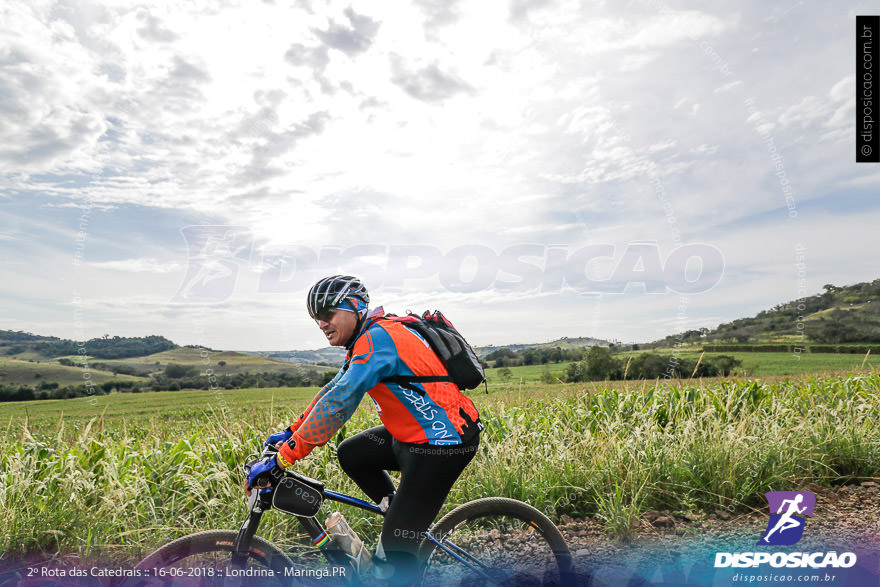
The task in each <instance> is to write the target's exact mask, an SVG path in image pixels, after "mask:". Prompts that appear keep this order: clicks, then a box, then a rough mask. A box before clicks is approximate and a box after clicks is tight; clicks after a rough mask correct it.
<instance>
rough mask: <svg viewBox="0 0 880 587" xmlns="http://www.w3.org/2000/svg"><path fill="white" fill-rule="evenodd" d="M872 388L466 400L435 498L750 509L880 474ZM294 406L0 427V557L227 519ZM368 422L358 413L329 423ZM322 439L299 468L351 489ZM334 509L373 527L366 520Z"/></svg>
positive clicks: (130, 555)
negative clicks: (463, 433)
mask: <svg viewBox="0 0 880 587" xmlns="http://www.w3.org/2000/svg"><path fill="white" fill-rule="evenodd" d="M878 391H880V376H878V375H876V374H870V375H854V376H850V377H838V378H826V379H809V380H805V381H798V382H793V381H787V380H786V381H781V382H777V383H773V384H762V383H758V382H749V381H720V382H715V383H711V384H707V385H705V386H702V387H699V386H696V385H680V384H661V383H658V384H655V385H654V386H651V387H648V386H634V387H633V388H619V387H618V388H592V389H590V390H586V389H575V388H573V387H572V386H568V387H566V388H563V387H562V386H554V387H552V388H548V389H545V390H544V391H542V392H537V393H526V394H522V393H521V392H519V391H516V390H514V391H513V392H511V393H510V395H509V397H505V396H504V394H500V393H497V394H492V395H489V396H485V395H479V396H476V401H477V403H478V405H479V407H480V410H481V415H482V420H483V422H484V424H485V425H486V430H485V432H484V434H483V437H482V443H481V448H480V451H479V453H478V456H477V458H476V459H475V460H474V462H472V463H471V465H470V466H469V467H468V469H467V470H466V471H465V473H464V475H463V476H462V478H461V479H460V480H459V481H458V483H456V485H455V487H454V488H453V491H452V494H451V495H450V498H449V500H448V501H447V508H450V507H453V506H454V505H455V504H458V503H462V502H464V501H467V500H469V499H474V498H477V497H484V496H490V495H504V496H509V497H514V498H517V499H521V500H523V501H526V502H529V503H531V504H533V505H535V506H536V507H538V508H539V509H542V510H544V511H545V512H546V513H548V514H549V515H550V516H551V517H555V516H559V515H561V514H569V515H595V516H597V517H599V518H600V519H602V520H604V521H605V523H606V525H607V527H608V529H609V531H611V532H612V533H614V534H616V535H617V536H620V537H623V538H625V537H627V536H628V535H630V534H631V533H632V531H633V529H634V528H635V525H636V523H637V520H638V518H639V516H640V514H641V513H643V512H644V511H646V510H652V509H671V510H676V511H694V510H706V511H714V510H716V509H718V508H726V509H729V510H731V511H733V510H737V509H746V508H749V507H752V506H759V505H762V504H763V500H762V494H763V493H764V492H765V491H770V490H782V489H796V488H802V487H803V486H804V485H805V484H806V483H817V484H820V485H829V484H834V483H841V482H847V481H849V480H853V479H865V478H876V477H880V399H878V397H880V394H878ZM296 407H297V408H299V407H301V406H296ZM295 412H296V410H294V409H291V410H290V414H284V413H280V411H279V410H277V409H276V410H275V412H274V415H272V416H269V415H267V412H266V411H265V410H259V411H254V412H253V413H249V414H247V415H246V416H245V415H243V414H242V413H241V412H236V413H235V414H234V416H232V417H231V419H230V420H225V419H224V417H223V414H220V413H211V412H204V413H202V414H201V415H200V416H193V417H192V418H191V419H190V420H189V421H178V420H175V421H171V422H168V423H163V422H162V421H161V420H156V419H149V420H148V419H147V418H143V419H140V420H139V419H134V420H130V421H129V420H126V421H124V422H123V423H121V424H120V423H119V422H118V421H117V422H114V423H113V425H106V426H105V425H104V424H105V423H104V422H103V420H102V419H101V418H100V417H96V418H94V419H93V420H92V421H91V422H90V423H89V424H88V425H86V426H80V427H79V430H76V431H75V433H73V434H72V433H71V430H69V429H67V427H66V425H65V420H64V419H63V418H60V419H59V420H58V422H57V424H56V425H55V426H54V428H53V429H50V427H48V426H46V425H45V424H42V425H41V427H40V429H39V430H32V429H31V426H30V425H29V424H28V423H27V422H21V421H19V422H17V423H13V422H11V423H10V424H9V426H8V427H7V429H6V431H5V433H4V432H2V431H0V440H2V442H0V524H2V527H3V532H0V553H2V554H3V555H4V556H17V555H22V554H26V553H34V552H41V553H44V554H46V555H56V554H58V553H63V554H78V555H80V556H82V557H98V556H100V557H102V558H105V559H109V560H117V561H120V562H123V561H127V562H130V561H133V560H137V559H138V558H139V557H140V556H142V555H143V554H145V553H146V551H148V550H150V549H152V548H154V547H156V546H158V545H160V544H162V543H164V542H166V541H168V540H170V539H172V538H174V537H177V536H181V535H183V534H186V533H189V532H194V531H197V530H204V529H208V528H236V527H237V526H238V524H239V523H240V522H241V520H242V518H243V516H244V512H245V506H244V501H243V498H242V495H243V494H242V492H241V486H240V485H241V482H242V480H243V479H242V474H241V473H240V465H241V463H243V462H244V461H245V459H246V457H247V455H248V454H249V453H251V452H255V451H257V450H259V448H260V443H261V441H262V439H264V438H265V436H266V434H267V433H268V432H271V431H274V430H276V429H278V428H279V427H280V425H281V424H282V423H286V422H287V420H288V419H289V417H290V416H292V415H293V414H294V413H295ZM374 424H375V417H374V416H372V415H371V414H370V413H369V410H364V409H361V410H360V411H359V413H358V414H356V416H355V417H354V418H353V419H352V420H351V421H350V422H349V423H348V424H347V425H346V427H345V431H347V433H349V434H350V433H352V432H353V431H356V430H361V429H363V428H366V427H368V426H370V425H374ZM344 434H345V432H343V435H344ZM334 446H335V443H331V444H330V445H329V447H325V448H319V449H316V451H315V452H314V453H312V455H311V456H309V457H308V458H307V459H305V460H304V461H303V462H302V463H300V464H298V465H297V467H298V470H299V471H301V472H302V473H304V474H306V475H309V476H311V477H316V478H319V479H323V480H325V481H326V482H327V486H328V487H330V488H333V489H336V490H340V491H344V492H348V493H353V494H354V495H360V493H359V492H358V490H357V489H356V488H355V487H354V485H353V483H352V482H351V481H350V480H349V479H348V478H347V477H346V476H345V475H344V474H343V473H342V472H341V470H340V469H339V467H338V465H337V463H336V460H335V458H334V455H333V452H334ZM343 511H345V513H346V516H347V517H348V518H349V521H351V522H352V523H353V525H355V526H356V527H357V528H358V529H359V530H360V531H363V532H364V534H365V535H366V536H367V537H368V538H369V537H371V536H375V534H376V532H377V531H378V526H377V523H378V520H370V521H368V520H367V519H365V517H364V515H361V514H359V512H358V511H356V510H345V509H344V510H343ZM296 530H297V528H296V524H295V522H292V518H288V517H285V516H283V515H282V514H277V513H270V514H268V515H267V516H265V518H264V524H263V526H261V529H260V534H261V535H262V536H264V537H266V538H267V539H269V540H275V541H278V542H281V543H287V544H289V543H292V542H294V541H295V534H296Z"/></svg>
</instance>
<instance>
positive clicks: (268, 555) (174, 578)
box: [135, 530, 293, 586]
mask: <svg viewBox="0 0 880 587" xmlns="http://www.w3.org/2000/svg"><path fill="white" fill-rule="evenodd" d="M237 538H238V532H236V531H233V530H206V531H204V532H197V533H195V534H189V535H187V536H183V537H181V538H178V539H177V540H174V541H172V542H169V543H168V544H165V545H164V546H162V547H160V548H158V549H157V550H155V551H154V552H152V553H150V554H149V555H147V556H146V558H144V559H143V560H142V561H141V562H139V563H138V564H137V565H136V566H135V569H139V570H141V571H142V572H143V573H145V574H144V575H142V576H143V577H148V578H149V579H148V581H146V583H148V584H150V585H154V584H156V583H171V584H180V585H201V584H205V585H212V586H213V585H218V584H221V583H222V582H224V581H225V580H226V579H228V578H230V577H232V578H233V583H235V582H237V581H236V579H239V578H240V579H241V581H240V584H257V583H258V584H261V585H262V584H264V583H266V584H271V583H272V582H273V579H274V580H275V581H277V583H278V584H290V578H289V577H286V576H285V569H289V568H292V567H293V561H291V560H290V558H289V557H288V556H287V555H286V554H285V553H284V552H283V551H282V550H281V549H279V548H278V547H277V546H275V545H273V544H271V543H269V542H267V541H265V540H263V539H262V538H258V537H256V536H255V537H254V538H253V539H252V541H251V545H250V549H249V551H248V556H247V560H246V564H245V568H244V569H236V570H235V571H230V570H228V569H229V568H230V567H229V566H228V564H229V563H231V562H232V561H231V556H232V551H233V548H234V545H235V541H236V539H237ZM206 564H207V565H208V566H205V565H206ZM224 564H225V565H227V566H225V567H224V566H223V565H224ZM177 565H180V566H177ZM172 569H175V570H172ZM176 569H179V570H176ZM193 569H200V570H199V571H198V572H194V571H193Z"/></svg>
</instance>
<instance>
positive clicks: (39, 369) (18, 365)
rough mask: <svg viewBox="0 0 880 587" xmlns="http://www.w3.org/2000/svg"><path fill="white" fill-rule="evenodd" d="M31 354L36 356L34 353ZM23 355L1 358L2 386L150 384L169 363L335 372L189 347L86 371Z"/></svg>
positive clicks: (233, 370)
mask: <svg viewBox="0 0 880 587" xmlns="http://www.w3.org/2000/svg"><path fill="white" fill-rule="evenodd" d="M30 354H31V355H33V353H30ZM24 355H25V353H23V354H21V355H16V356H15V357H10V358H6V357H4V358H0V384H3V385H28V386H37V385H39V384H40V382H41V381H47V382H57V383H58V384H59V385H61V386H65V385H74V386H76V385H83V384H84V383H85V382H86V380H85V379H84V373H88V377H89V378H90V381H91V382H92V383H96V384H100V383H104V382H105V381H109V380H114V381H139V382H142V383H144V382H148V381H149V379H148V378H147V377H146V375H149V374H152V373H159V372H162V371H164V370H165V368H166V367H167V366H168V364H169V363H175V364H178V365H190V366H193V367H195V368H196V369H197V370H198V371H199V372H200V373H204V371H205V370H206V369H212V370H213V371H214V373H215V374H216V375H217V376H221V375H230V376H231V375H236V374H239V373H289V374H298V373H301V372H302V370H303V369H317V370H318V371H324V370H333V369H332V368H330V367H317V366H315V365H300V364H297V363H290V362H287V361H281V360H278V359H272V358H268V357H261V356H258V355H250V354H247V353H239V352H235V351H207V350H201V349H197V348H189V347H180V348H176V349H173V350H170V351H164V352H161V353H155V354H152V355H147V356H144V357H130V358H126V359H96V358H92V357H85V359H86V365H87V368H86V369H83V368H82V367H81V366H79V365H80V361H81V360H82V359H83V357H80V356H78V355H72V356H67V357H56V358H54V359H46V358H41V357H39V356H37V358H36V359H30V360H26V359H23V358H22V357H23V356H24ZM64 359H67V360H70V361H73V362H74V363H75V364H76V366H65V365H62V364H60V363H59V361H60V360H64ZM221 363H222V365H221ZM115 367H120V368H125V367H128V368H129V369H135V370H136V372H137V373H138V374H142V375H145V376H132V375H124V374H121V373H117V374H114V373H113V370H114V368H115Z"/></svg>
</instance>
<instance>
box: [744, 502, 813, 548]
mask: <svg viewBox="0 0 880 587" xmlns="http://www.w3.org/2000/svg"><path fill="white" fill-rule="evenodd" d="M764 497H766V498H767V503H768V504H770V521H769V522H768V523H767V531H766V532H764V537H763V538H761V540H759V541H758V544H759V545H761V546H766V545H774V546H787V545H789V544H795V543H796V542H797V541H798V540H800V539H801V537H802V536H803V535H804V524H805V523H806V519H805V518H803V517H801V516H802V515H803V516H812V515H813V510H814V509H815V508H816V495H815V494H814V493H812V492H810V491H768V492H767V493H765V494H764ZM774 512H775V513H774Z"/></svg>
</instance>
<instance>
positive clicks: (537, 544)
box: [420, 497, 574, 586]
mask: <svg viewBox="0 0 880 587" xmlns="http://www.w3.org/2000/svg"><path fill="white" fill-rule="evenodd" d="M430 535H431V536H432V537H433V538H434V540H431V538H426V539H425V541H424V542H423V543H422V548H421V552H420V555H421V558H422V561H423V564H424V574H423V581H422V583H423V585H469V586H470V585H517V586H519V585H565V586H568V585H573V584H574V576H573V571H572V560H571V553H570V552H569V550H568V546H567V545H566V544H565V540H564V539H563V538H562V534H560V532H559V529H557V528H556V526H555V525H554V524H553V522H551V521H550V519H549V518H547V516H545V515H544V514H542V513H541V512H540V511H538V510H537V509H535V508H533V507H532V506H530V505H528V504H526V503H523V502H521V501H517V500H515V499H508V498H503V497H488V498H484V499H477V500H474V501H470V502H468V503H465V504H463V505H461V506H459V507H457V508H455V509H454V510H452V511H451V512H449V513H448V514H446V515H445V516H443V517H442V518H441V519H440V520H439V521H438V522H437V523H436V524H434V526H433V527H432V528H431V530H430Z"/></svg>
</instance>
